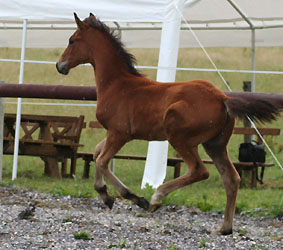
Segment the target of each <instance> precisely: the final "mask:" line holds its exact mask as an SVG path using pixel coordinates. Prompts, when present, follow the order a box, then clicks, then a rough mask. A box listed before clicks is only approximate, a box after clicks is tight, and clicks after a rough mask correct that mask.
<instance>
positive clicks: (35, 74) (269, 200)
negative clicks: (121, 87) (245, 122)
mask: <svg viewBox="0 0 283 250" xmlns="http://www.w3.org/2000/svg"><path fill="white" fill-rule="evenodd" d="M61 52H62V50H61V49H48V50H46V49H27V52H26V59H31V60H46V61H57V60H58V57H59V56H60V54H61ZM131 52H132V53H133V54H134V55H135V56H136V57H137V60H138V64H139V65H157V61H158V50H155V49H133V50H131ZM256 52H257V56H256V65H257V69H258V70H281V71H283V64H282V56H281V55H282V54H283V48H259V49H257V51H256ZM208 53H209V54H210V56H211V57H212V59H213V60H214V62H215V63H216V65H217V66H218V68H228V69H229V68H230V69H250V61H251V60H250V50H249V49H245V48H233V49H231V48H224V49H223V48H211V49H208ZM0 58H10V59H19V58H20V50H19V49H7V48H0ZM178 66H179V67H198V68H212V66H211V65H210V64H209V62H208V60H207V58H206V57H205V55H204V54H203V52H202V51H201V50H200V49H180V52H179V60H178ZM143 73H145V74H146V75H147V76H148V77H149V78H152V79H155V78H156V71H154V70H143ZM18 74H19V64H18V63H8V62H7V63H3V62H0V80H4V81H6V82H8V83H16V82H18ZM223 75H224V77H225V79H226V80H227V81H228V82H229V84H230V86H231V88H232V89H233V90H234V91H241V89H242V82H243V81H245V80H250V75H249V74H239V73H225V74H223ZM176 79H177V81H185V80H190V79H206V80H209V81H211V82H213V83H214V84H215V85H216V86H218V87H219V88H221V89H222V90H225V91H226V90H227V89H226V87H225V86H224V84H223V82H222V81H221V79H220V78H219V76H218V75H217V74H216V73H211V72H189V71H180V72H178V73H177V76H176ZM24 82H25V83H34V84H64V85H89V86H91V85H94V84H95V83H94V73H93V70H92V68H91V67H77V68H76V69H74V70H72V71H71V72H70V74H69V75H68V76H62V75H60V74H58V73H57V71H56V69H55V65H43V64H38V65H37V64H26V65H25V78H24ZM256 82H257V85H256V90H257V91H259V92H265V91H266V92H282V86H283V78H282V76H280V75H257V77H256ZM15 100H16V99H12V98H11V99H8V98H7V99H6V102H11V101H15ZM23 101H29V102H31V101H32V102H47V101H46V100H25V99H23ZM49 102H63V103H64V102H67V101H59V100H50V101H49ZM76 103H86V102H79V101H76ZM88 103H91V102H88ZM5 111H6V112H16V105H14V104H10V103H7V104H6V107H5ZM22 113H29V114H47V115H58V114H62V115H75V116H78V115H81V114H82V115H84V116H85V120H86V121H87V122H88V121H90V120H94V119H95V108H94V107H75V106H46V105H23V108H22ZM237 125H238V126H240V125H241V123H240V122H239V121H237ZM282 125H283V118H280V119H278V120H277V121H275V122H273V123H272V124H268V125H266V126H267V127H274V128H283V126H282ZM104 136H105V131H103V130H102V129H99V130H92V129H89V128H86V129H84V131H83V133H82V136H81V141H80V142H81V143H83V144H84V145H85V146H84V148H82V149H80V150H81V151H86V152H91V151H93V150H94V148H95V145H96V144H97V143H98V142H99V141H100V140H102V138H103V137H104ZM282 139H283V135H280V136H278V137H267V141H268V143H269V145H270V146H271V148H272V150H273V151H274V153H275V154H276V156H277V157H278V159H279V161H280V162H281V163H283V153H282V148H283V143H282ZM242 140H243V137H242V136H238V135H233V137H232V140H231V142H230V144H229V153H230V156H231V158H232V160H237V155H238V148H239V143H241V142H242ZM147 145H148V144H147V142H144V141H133V142H130V143H128V144H127V145H126V146H125V147H124V148H122V150H121V153H129V154H146V152H147ZM200 154H201V156H202V157H203V158H208V157H207V156H206V155H205V153H204V150H203V149H202V148H201V147H200ZM169 155H170V156H175V152H174V150H172V148H171V147H170V148H169ZM3 160H4V169H3V182H2V185H16V186H18V187H20V188H28V189H36V190H39V191H40V192H49V193H53V194H59V195H72V196H76V197H95V196H96V193H95V192H94V191H93V178H90V179H88V180H85V179H82V178H81V176H82V172H83V161H82V160H81V159H79V160H78V162H77V174H76V178H74V179H63V180H56V179H51V178H49V177H46V176H43V168H44V165H43V162H42V161H41V160H40V159H39V158H37V157H19V166H18V178H17V179H16V180H15V181H11V176H12V160H13V159H12V156H8V155H5V156H4V159H3ZM267 161H268V162H270V161H273V159H272V157H271V155H270V154H269V153H268V154H267ZM208 169H209V171H210V178H209V179H208V180H206V181H203V182H200V183H195V184H193V185H190V186H188V187H185V188H183V189H180V190H177V191H175V192H173V193H171V194H170V195H169V196H168V197H167V198H166V199H165V200H164V204H165V205H168V204H178V205H189V206H197V207H199V208H200V209H202V210H203V211H207V210H213V211H221V212H222V211H223V210H224V207H225V201H226V196H225V191H224V188H223V185H222V182H221V178H220V176H219V174H218V172H217V171H216V169H215V167H214V166H213V165H208ZM143 170H144V162H142V161H128V160H116V170H115V173H116V175H117V176H118V177H119V178H120V179H121V180H122V181H123V182H124V183H125V184H126V185H127V186H129V187H130V189H131V190H132V191H133V192H135V193H137V194H138V195H142V196H145V197H146V198H147V199H150V197H151V195H152V193H153V190H152V189H151V188H147V189H145V190H141V189H140V184H141V180H142V176H143ZM184 172H185V166H184V167H183V168H182V173H184ZM93 175H94V167H93V165H92V168H91V173H90V176H93ZM172 176H173V169H172V168H168V169H167V177H166V180H169V179H172ZM282 177H283V173H282V171H281V170H280V168H279V167H278V166H275V167H272V168H268V169H266V171H265V176H264V184H263V185H259V186H258V188H257V189H255V190H252V189H249V188H243V189H240V190H239V194H238V199H237V212H238V213H244V214H245V213H246V214H251V215H258V216H282V214H283V178H282ZM110 193H111V194H112V195H114V196H118V193H117V191H116V190H114V189H113V188H110Z"/></svg>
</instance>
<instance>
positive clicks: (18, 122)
mask: <svg viewBox="0 0 283 250" xmlns="http://www.w3.org/2000/svg"><path fill="white" fill-rule="evenodd" d="M26 38H27V19H24V22H23V34H22V50H21V63H20V76H19V84H22V83H23V82H24V68H25V61H24V60H25V53H26ZM21 111H22V98H18V106H17V118H16V131H15V145H14V159H13V174H12V180H15V179H16V178H17V171H18V155H19V138H20V127H21Z"/></svg>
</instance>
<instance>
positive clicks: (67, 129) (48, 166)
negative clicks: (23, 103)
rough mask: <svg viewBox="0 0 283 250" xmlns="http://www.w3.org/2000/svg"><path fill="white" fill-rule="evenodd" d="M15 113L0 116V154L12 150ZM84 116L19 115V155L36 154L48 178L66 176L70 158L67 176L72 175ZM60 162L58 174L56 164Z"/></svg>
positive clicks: (83, 124) (10, 152) (74, 169)
mask: <svg viewBox="0 0 283 250" xmlns="http://www.w3.org/2000/svg"><path fill="white" fill-rule="evenodd" d="M15 126H16V114H8V113H6V114H5V115H4V135H3V153H4V154H13V153H14V140H15ZM84 126H85V123H84V116H79V117H70V116H47V115H30V114H22V115H21V136H20V140H19V155H28V156H39V157H41V159H42V160H43V161H44V163H45V170H44V173H45V174H46V175H48V176H51V177H56V178H61V177H62V176H67V159H71V170H70V175H71V176H72V175H73V174H75V171H76V160H77V150H78V147H80V146H83V145H82V144H79V141H80V136H81V131H82V128H83V127H84ZM59 162H62V169H61V173H60V171H59V165H58V163H59Z"/></svg>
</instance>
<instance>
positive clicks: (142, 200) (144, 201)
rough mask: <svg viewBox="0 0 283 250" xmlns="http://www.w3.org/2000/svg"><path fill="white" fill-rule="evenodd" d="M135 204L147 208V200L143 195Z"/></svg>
mask: <svg viewBox="0 0 283 250" xmlns="http://www.w3.org/2000/svg"><path fill="white" fill-rule="evenodd" d="M137 205H138V206H139V207H141V208H143V209H144V210H148V209H149V202H148V201H147V200H146V199H145V198H143V197H139V199H138V202H137Z"/></svg>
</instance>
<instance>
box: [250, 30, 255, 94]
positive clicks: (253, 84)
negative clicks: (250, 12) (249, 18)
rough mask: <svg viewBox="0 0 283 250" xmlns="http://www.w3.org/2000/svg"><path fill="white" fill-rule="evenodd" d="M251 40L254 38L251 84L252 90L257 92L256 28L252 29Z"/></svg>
mask: <svg viewBox="0 0 283 250" xmlns="http://www.w3.org/2000/svg"><path fill="white" fill-rule="evenodd" d="M251 36H252V37H251V40H252V44H251V46H252V71H253V72H252V85H251V92H255V85H256V74H255V67H256V62H255V53H256V52H255V29H252V34H251Z"/></svg>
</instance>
